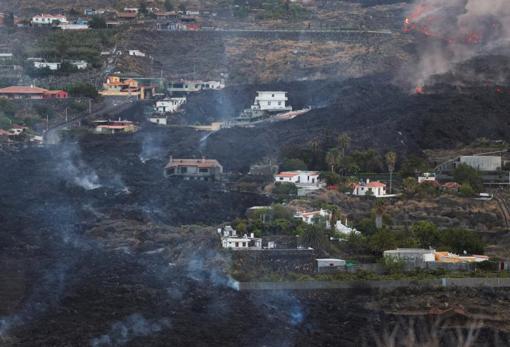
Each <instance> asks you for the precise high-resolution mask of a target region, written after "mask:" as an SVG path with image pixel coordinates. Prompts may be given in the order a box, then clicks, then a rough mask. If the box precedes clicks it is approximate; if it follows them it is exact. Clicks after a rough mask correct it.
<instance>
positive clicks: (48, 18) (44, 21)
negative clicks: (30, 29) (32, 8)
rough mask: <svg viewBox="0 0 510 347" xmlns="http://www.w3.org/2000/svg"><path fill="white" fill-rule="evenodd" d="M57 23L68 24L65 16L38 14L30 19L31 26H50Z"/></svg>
mask: <svg viewBox="0 0 510 347" xmlns="http://www.w3.org/2000/svg"><path fill="white" fill-rule="evenodd" d="M57 23H60V24H65V23H68V21H67V18H66V16H63V15H51V14H39V15H37V16H34V17H32V24H34V25H52V24H57Z"/></svg>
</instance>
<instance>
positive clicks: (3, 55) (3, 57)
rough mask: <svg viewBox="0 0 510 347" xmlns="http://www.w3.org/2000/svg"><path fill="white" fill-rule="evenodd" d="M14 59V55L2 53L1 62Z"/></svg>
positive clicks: (0, 54) (0, 55)
mask: <svg viewBox="0 0 510 347" xmlns="http://www.w3.org/2000/svg"><path fill="white" fill-rule="evenodd" d="M12 58H14V55H13V54H12V53H0V60H9V59H12Z"/></svg>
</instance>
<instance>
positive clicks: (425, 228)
mask: <svg viewBox="0 0 510 347" xmlns="http://www.w3.org/2000/svg"><path fill="white" fill-rule="evenodd" d="M411 232H412V233H413V234H414V236H415V237H416V238H417V240H418V243H419V245H420V247H423V248H428V247H437V246H439V245H440V244H441V233H440V232H439V230H438V229H437V226H436V225H435V224H434V223H431V222H429V221H419V222H416V223H414V224H413V226H412V227H411Z"/></svg>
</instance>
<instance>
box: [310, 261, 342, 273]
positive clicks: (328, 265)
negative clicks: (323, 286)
mask: <svg viewBox="0 0 510 347" xmlns="http://www.w3.org/2000/svg"><path fill="white" fill-rule="evenodd" d="M315 261H316V262H317V271H318V272H332V271H341V270H344V269H345V265H346V262H345V260H343V259H335V258H320V259H315Z"/></svg>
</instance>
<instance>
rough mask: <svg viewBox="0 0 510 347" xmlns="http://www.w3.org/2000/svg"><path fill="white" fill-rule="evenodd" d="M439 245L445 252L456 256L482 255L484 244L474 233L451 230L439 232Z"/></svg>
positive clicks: (459, 229)
mask: <svg viewBox="0 0 510 347" xmlns="http://www.w3.org/2000/svg"><path fill="white" fill-rule="evenodd" d="M441 243H442V247H444V249H445V250H447V251H450V252H454V253H457V254H463V253H464V251H466V253H468V254H483V252H484V248H485V244H484V243H483V242H482V240H481V238H480V235H479V234H477V233H476V232H474V231H471V230H467V229H461V228H453V229H445V230H443V231H442V232H441Z"/></svg>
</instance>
